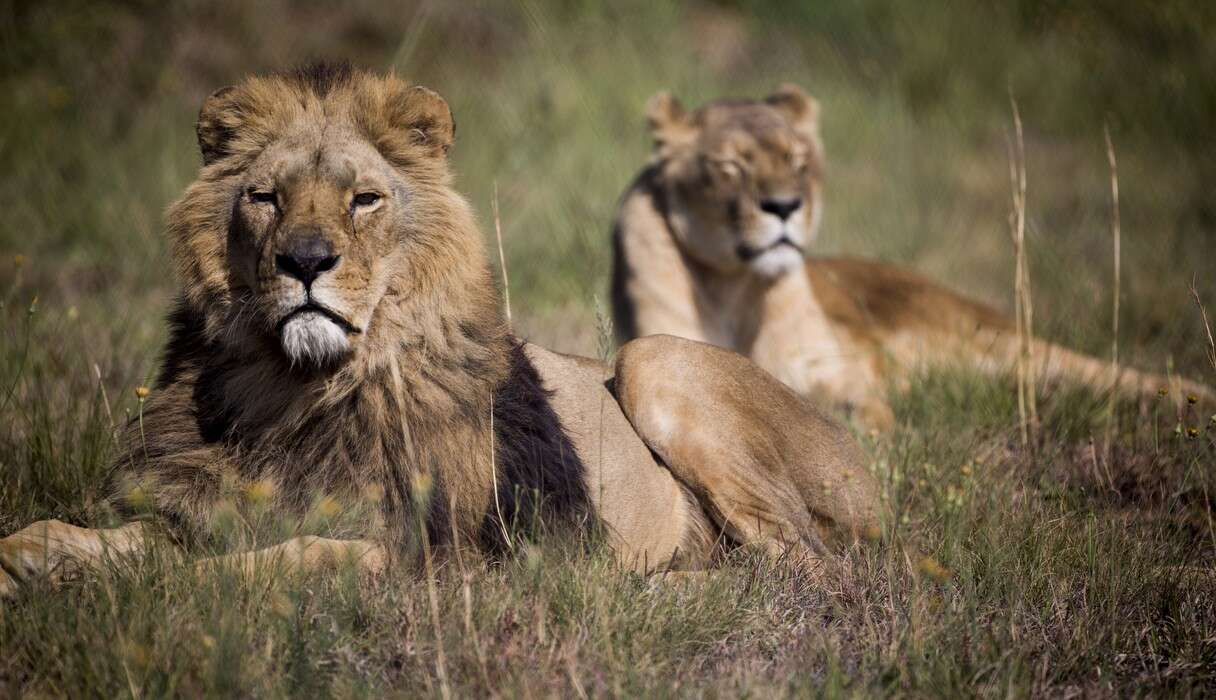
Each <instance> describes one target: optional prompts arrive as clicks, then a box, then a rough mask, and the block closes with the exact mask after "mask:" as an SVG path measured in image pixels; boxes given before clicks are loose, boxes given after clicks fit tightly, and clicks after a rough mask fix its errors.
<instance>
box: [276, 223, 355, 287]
mask: <svg viewBox="0 0 1216 700" xmlns="http://www.w3.org/2000/svg"><path fill="white" fill-rule="evenodd" d="M340 257H341V256H339V255H335V254H334V247H333V244H332V243H330V242H329V241H327V240H326V239H324V238H322V237H320V236H306V237H301V238H295V239H293V240H292V241H291V242H290V243H289V244H288V246H287V248H286V250H284V251H283V252H282V253H279V254H277V255H275V256H274V263H275V267H277V268H278V270H279V272H281V273H283V274H286V275H291V276H292V277H295V278H296V279H298V280H300V281H301V282H303V283H304V286H305V287H307V286H309V285H311V284H312V283H313V281H314V280H315V279H317V278H318V277H320V276H321V274H322V273H325V272H328V271H330V270H332V269H334V267H335V266H337V264H338V259H339V258H340Z"/></svg>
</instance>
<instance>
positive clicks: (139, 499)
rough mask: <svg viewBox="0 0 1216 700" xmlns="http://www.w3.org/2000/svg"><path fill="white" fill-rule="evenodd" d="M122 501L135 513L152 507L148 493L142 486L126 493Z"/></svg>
mask: <svg viewBox="0 0 1216 700" xmlns="http://www.w3.org/2000/svg"><path fill="white" fill-rule="evenodd" d="M123 500H125V501H126V502H127V505H128V506H130V508H131V510H136V511H140V510H147V509H148V507H150V506H151V505H152V498H151V496H149V495H148V492H147V491H146V490H145V489H144V487H142V486H136V487H135V488H133V489H131V490H130V491H128V492H127V495H126V496H125V497H124V498H123Z"/></svg>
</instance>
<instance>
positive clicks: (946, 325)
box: [612, 85, 1216, 427]
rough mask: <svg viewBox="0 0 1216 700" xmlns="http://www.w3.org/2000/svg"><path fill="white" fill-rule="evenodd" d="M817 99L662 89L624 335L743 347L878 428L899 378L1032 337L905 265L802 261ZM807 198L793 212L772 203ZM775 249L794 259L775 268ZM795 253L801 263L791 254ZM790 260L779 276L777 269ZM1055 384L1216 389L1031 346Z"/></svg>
mask: <svg viewBox="0 0 1216 700" xmlns="http://www.w3.org/2000/svg"><path fill="white" fill-rule="evenodd" d="M818 114H819V105H818V103H817V102H816V101H815V100H814V99H813V98H811V97H809V96H808V95H806V93H804V92H803V91H802V90H800V89H798V88H797V87H794V86H790V85H786V86H783V87H782V88H781V89H779V90H778V91H777V93H775V94H774V95H772V96H770V97H768V98H766V99H764V100H757V101H751V100H722V101H718V102H712V103H710V104H708V105H706V106H704V107H702V108H700V109H698V110H695V111H693V112H686V111H685V110H684V109H683V108H682V107H681V106H680V105H679V103H678V102H676V101H675V100H674V98H672V97H671V96H670V95H668V94H666V93H660V94H659V95H657V96H656V97H655V98H653V99H652V101H651V104H650V107H649V109H648V115H647V116H648V120H649V123H650V128H651V131H652V134H653V136H654V138H655V152H654V159H653V161H652V162H651V163H650V164H648V165H647V166H646V167H645V168H644V169H643V171H642V172H641V174H640V175H639V176H638V177H637V178H636V179H635V181H634V183H633V184H632V185H631V186H630V188H629V189H628V190H627V191H626V192H625V195H624V196H623V198H622V200H621V204H620V207H619V210H618V213H617V218H616V222H615V226H614V234H613V248H614V270H613V284H612V287H613V288H612V294H613V309H614V322H615V323H614V325H615V328H616V329H617V331H618V340H619V341H620V342H625V341H628V340H630V339H632V338H638V337H642V336H646V335H651V334H657V333H667V334H673V335H678V336H681V337H686V338H691V339H695V340H701V341H705V342H709V343H713V344H716V345H719V346H722V347H726V348H729V349H732V350H735V351H737V352H740V353H742V354H744V355H746V356H748V357H750V358H751V359H752V360H754V361H755V362H756V363H757V364H759V365H760V366H761V367H763V368H765V369H767V370H768V371H769V372H771V373H773V374H774V375H775V376H776V377H777V378H779V379H781V380H782V381H783V382H785V383H786V384H787V385H789V386H790V387H792V388H794V389H795V390H796V391H798V392H799V393H802V394H803V395H806V396H809V397H812V398H813V399H815V400H818V401H822V402H824V403H829V404H833V405H835V406H837V407H839V408H843V409H845V410H847V411H849V412H852V413H855V414H857V415H858V416H859V417H860V418H861V419H862V420H863V421H864V422H866V423H869V424H871V425H874V426H876V427H884V426H886V425H889V424H890V422H891V420H892V414H891V411H890V408H889V407H888V405H887V403H886V399H885V392H886V389H887V388H888V387H889V386H891V385H892V384H896V385H898V384H899V383H901V382H902V381H903V380H904V379H906V378H907V376H908V375H909V373H910V372H911V371H914V370H916V369H919V368H922V367H924V366H926V365H930V364H945V363H951V362H957V363H962V364H966V365H970V366H973V367H978V368H980V369H981V370H983V371H988V372H993V373H1000V372H1006V371H1009V370H1010V369H1011V368H1012V367H1013V364H1014V361H1015V357H1016V353H1017V344H1016V338H1015V333H1014V330H1013V324H1012V322H1011V320H1009V319H1008V318H1007V317H1006V316H1005V315H1003V314H1001V313H999V312H997V311H996V310H994V309H992V308H989V307H987V306H985V305H983V304H980V303H977V302H974V301H971V300H968V299H966V298H964V297H962V296H960V295H958V294H955V293H953V292H951V291H949V290H947V289H945V288H943V287H942V286H940V285H937V284H935V283H933V282H932V281H930V280H927V279H925V278H923V277H921V276H919V275H916V274H914V273H912V272H909V271H906V270H903V269H900V268H898V267H895V266H891V265H886V264H882V263H878V262H873V261H865V260H858V259H851V258H820V257H809V258H807V259H805V260H804V259H803V257H802V255H803V253H805V252H807V250H809V246H810V245H811V244H813V242H814V238H815V234H816V226H817V222H818V219H819V214H820V212H821V211H822V208H823V203H822V197H821V189H822V188H821V184H822V178H823V176H824V168H823V162H824V155H823V148H822V144H821V142H820V139H819V128H818ZM777 194H783V195H784V196H786V197H790V196H796V197H798V198H800V200H801V201H800V204H801V206H800V208H799V211H805V214H804V215H803V216H802V217H801V218H799V217H798V215H797V214H796V213H795V215H794V216H791V217H790V218H789V219H788V221H786V222H785V223H784V226H783V228H781V226H780V224H779V219H778V217H776V216H774V215H772V214H771V213H769V212H766V211H765V210H764V206H763V203H764V201H765V199H766V198H771V197H773V196H774V195H777ZM779 230H782V231H783V234H784V236H785V237H786V238H787V239H788V241H789V242H790V243H792V245H778V246H776V247H775V248H774V249H773V250H774V252H775V253H779V254H780V255H781V256H782V257H781V259H780V262H781V263H782V264H780V265H775V264H761V263H764V262H765V258H764V256H760V257H758V258H753V257H752V255H753V253H754V251H755V250H756V249H757V248H759V249H763V247H764V246H765V245H771V244H773V242H774V241H777V240H780V239H779V238H778V233H777V231H779ZM791 261H792V262H791ZM774 269H776V272H774ZM1031 350H1032V361H1033V362H1034V363H1035V365H1036V368H1037V370H1038V376H1040V377H1042V378H1043V379H1045V380H1047V381H1060V380H1067V381H1074V382H1079V383H1082V384H1085V385H1087V386H1090V387H1092V388H1094V389H1095V390H1098V391H1108V390H1110V389H1112V388H1117V389H1118V390H1119V391H1123V392H1126V393H1128V394H1131V395H1133V396H1134V395H1136V394H1143V393H1146V392H1155V391H1157V390H1158V389H1160V388H1162V387H1166V386H1176V387H1177V389H1176V390H1175V391H1174V395H1175V396H1176V397H1181V396H1184V395H1186V394H1193V395H1195V396H1196V397H1198V398H1201V399H1206V400H1208V401H1211V400H1213V399H1214V398H1216V396H1214V394H1213V393H1212V391H1211V390H1210V389H1209V388H1208V387H1205V386H1202V385H1200V384H1197V383H1194V382H1190V381H1186V380H1181V381H1174V382H1171V381H1169V380H1168V379H1167V378H1165V377H1162V376H1159V375H1153V374H1148V373H1143V372H1139V371H1136V370H1133V369H1129V368H1124V369H1123V370H1122V372H1121V373H1120V375H1119V377H1118V379H1117V381H1116V379H1115V378H1114V376H1113V375H1112V372H1111V367H1110V363H1109V362H1105V361H1102V360H1098V359H1096V358H1092V357H1087V356H1085V355H1082V354H1080V353H1076V352H1073V351H1071V350H1067V349H1065V348H1062V347H1060V346H1056V345H1052V344H1050V343H1047V342H1045V341H1041V340H1038V339H1036V340H1034V341H1033V342H1032V347H1031Z"/></svg>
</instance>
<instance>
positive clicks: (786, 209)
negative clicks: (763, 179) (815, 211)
mask: <svg viewBox="0 0 1216 700" xmlns="http://www.w3.org/2000/svg"><path fill="white" fill-rule="evenodd" d="M801 206H802V199H801V198H799V197H790V198H782V199H777V198H773V199H763V200H760V211H763V212H765V213H767V214H772V215H773V216H775V217H777V218H778V219H781V220H782V221H785V220H786V219H788V218H790V215H791V214H793V213H794V212H796V211H798V208H799V207H801Z"/></svg>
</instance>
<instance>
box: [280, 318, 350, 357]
mask: <svg viewBox="0 0 1216 700" xmlns="http://www.w3.org/2000/svg"><path fill="white" fill-rule="evenodd" d="M279 339H280V342H282V343H283V352H285V353H287V359H289V360H291V363H292V364H293V365H295V364H310V365H324V364H327V363H329V362H332V361H333V360H336V359H338V358H340V357H342V356H343V355H345V354H346V353H347V352H349V351H350V341H349V340H347V338H346V333H345V331H343V330H342V329H341V328H339V327H338V324H336V323H334V322H333V321H331V320H329V319H328V318H326V317H325V316H324V315H323V314H319V313H316V312H315V311H305V312H304V313H301V314H297V315H295V316H293V317H292V318H291V319H290V320H288V321H287V323H286V324H284V325H283V330H282V332H281V333H280V334H279Z"/></svg>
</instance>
